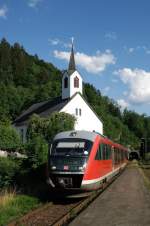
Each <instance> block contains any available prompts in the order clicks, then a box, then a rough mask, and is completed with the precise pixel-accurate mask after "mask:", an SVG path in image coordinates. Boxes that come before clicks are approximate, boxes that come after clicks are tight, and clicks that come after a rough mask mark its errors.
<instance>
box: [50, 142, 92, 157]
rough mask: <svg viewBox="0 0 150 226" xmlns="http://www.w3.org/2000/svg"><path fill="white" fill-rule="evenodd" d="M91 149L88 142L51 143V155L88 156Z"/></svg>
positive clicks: (90, 144) (90, 143)
mask: <svg viewBox="0 0 150 226" xmlns="http://www.w3.org/2000/svg"><path fill="white" fill-rule="evenodd" d="M91 148H92V142H91V141H88V140H81V139H80V140H78V139H74V140H70V139H68V140H67V139H64V140H58V141H55V142H54V143H53V146H52V149H51V155H63V156H64V155H65V156H85V157H86V156H88V155H89V153H90V151H91Z"/></svg>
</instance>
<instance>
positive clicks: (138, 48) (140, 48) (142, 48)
mask: <svg viewBox="0 0 150 226" xmlns="http://www.w3.org/2000/svg"><path fill="white" fill-rule="evenodd" d="M123 49H124V50H125V51H126V52H127V53H133V52H139V51H144V53H145V54H150V48H149V47H147V46H136V47H130V48H128V47H127V46H124V47H123Z"/></svg>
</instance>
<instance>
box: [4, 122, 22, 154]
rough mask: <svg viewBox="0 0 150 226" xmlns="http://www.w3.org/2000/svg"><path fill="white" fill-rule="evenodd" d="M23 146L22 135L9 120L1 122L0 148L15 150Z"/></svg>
mask: <svg viewBox="0 0 150 226" xmlns="http://www.w3.org/2000/svg"><path fill="white" fill-rule="evenodd" d="M20 147H21V140H20V136H19V134H18V133H17V131H16V130H15V128H13V127H12V126H11V124H10V123H9V122H5V123H0V149H2V150H14V149H17V148H20Z"/></svg>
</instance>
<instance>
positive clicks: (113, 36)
mask: <svg viewBox="0 0 150 226" xmlns="http://www.w3.org/2000/svg"><path fill="white" fill-rule="evenodd" d="M105 38H107V39H112V40H116V39H117V35H116V33H115V32H108V33H106V34H105Z"/></svg>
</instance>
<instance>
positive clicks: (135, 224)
mask: <svg viewBox="0 0 150 226" xmlns="http://www.w3.org/2000/svg"><path fill="white" fill-rule="evenodd" d="M79 225H82V226H91V225H92V226H150V192H149V191H148V190H147V188H146V187H145V184H144V181H143V177H142V176H141V174H140V172H139V169H138V168H137V167H136V166H134V165H132V166H129V167H128V168H127V169H126V170H125V171H124V172H123V174H122V175H121V176H120V177H119V178H118V179H117V180H116V181H115V182H114V183H113V184H112V185H111V186H110V187H109V188H108V189H107V190H106V191H105V192H104V193H103V194H101V195H100V196H99V198H97V199H96V200H95V201H94V202H93V203H92V204H91V205H90V206H89V207H88V208H87V209H86V210H85V211H83V212H82V213H81V214H80V215H79V216H78V217H77V218H76V219H75V220H74V221H72V222H71V223H70V226H79Z"/></svg>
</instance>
